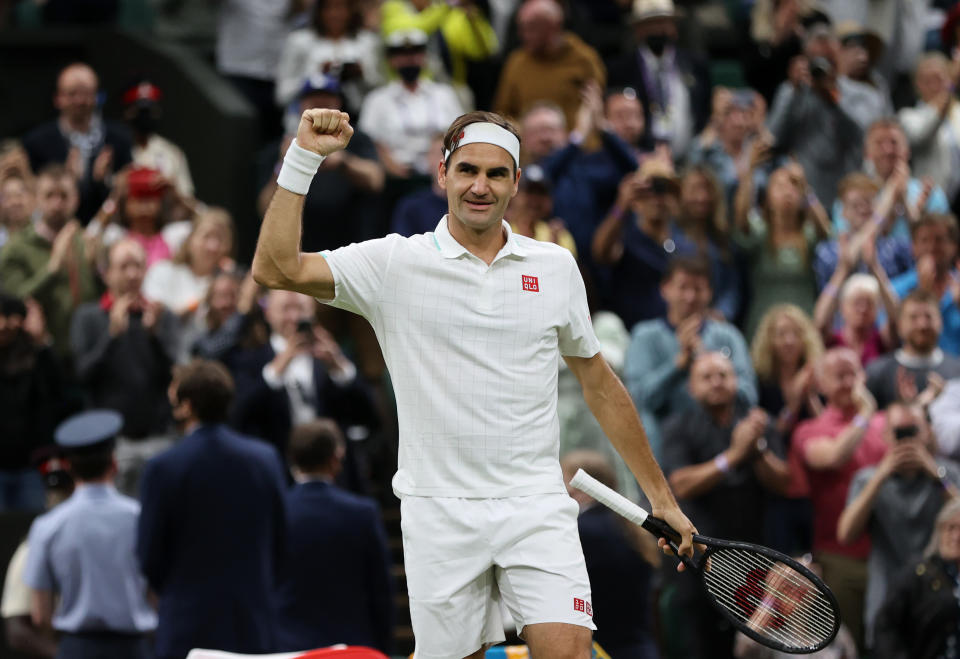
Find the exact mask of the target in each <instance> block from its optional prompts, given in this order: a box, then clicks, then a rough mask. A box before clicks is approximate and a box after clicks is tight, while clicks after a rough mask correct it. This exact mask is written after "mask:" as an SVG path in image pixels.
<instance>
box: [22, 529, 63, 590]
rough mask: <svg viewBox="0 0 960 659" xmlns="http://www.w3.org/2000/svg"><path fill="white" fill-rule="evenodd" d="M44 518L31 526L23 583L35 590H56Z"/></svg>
mask: <svg viewBox="0 0 960 659" xmlns="http://www.w3.org/2000/svg"><path fill="white" fill-rule="evenodd" d="M43 521H44V520H43V518H42V517H41V518H38V519H37V520H36V521H35V522H34V523H33V526H31V527H30V535H29V537H28V539H27V546H28V547H29V549H28V550H27V562H26V565H25V566H24V569H23V583H25V584H26V585H27V586H29V587H30V588H33V589H34V590H51V591H52V590H56V588H55V584H56V580H55V579H54V575H53V570H52V569H51V565H50V556H49V555H48V553H49V552H48V547H47V541H48V540H49V538H48V533H47V532H46V526H45V525H44V524H43Z"/></svg>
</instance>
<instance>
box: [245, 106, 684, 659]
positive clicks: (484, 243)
mask: <svg viewBox="0 0 960 659" xmlns="http://www.w3.org/2000/svg"><path fill="white" fill-rule="evenodd" d="M351 135H353V128H352V127H351V126H350V123H349V117H348V116H347V115H346V114H345V113H342V112H338V111H335V110H327V109H318V110H308V111H306V112H305V113H304V114H303V116H302V118H301V120H300V126H299V130H298V132H297V138H296V140H295V141H294V142H293V144H292V145H291V146H290V149H289V150H288V151H287V153H286V156H285V158H284V162H283V166H282V168H281V170H280V174H279V176H278V179H277V183H278V185H279V188H278V189H277V191H276V193H275V195H274V197H273V200H272V201H271V203H270V207H269V208H268V210H267V213H266V216H265V217H264V220H263V226H262V227H261V231H260V238H259V242H258V244H257V251H256V255H255V256H254V260H253V274H254V277H255V278H256V280H257V281H258V282H260V283H261V284H263V285H265V286H269V287H271V288H283V289H288V290H294V291H299V292H302V293H306V294H307V295H312V296H314V297H316V298H317V299H319V300H320V301H322V302H325V303H327V304H331V305H333V306H336V307H339V308H342V309H347V310H349V311H352V312H355V313H358V314H360V315H362V316H363V317H364V318H366V319H367V320H368V321H370V323H371V325H372V326H373V328H374V330H375V331H376V334H377V338H378V339H379V341H380V345H381V347H382V349H383V354H384V357H385V359H386V362H387V366H388V368H389V370H390V375H391V377H392V379H393V385H394V389H395V391H396V398H397V409H398V416H399V428H400V455H399V468H398V470H397V473H396V475H395V477H394V479H393V489H394V492H395V493H396V494H397V496H398V497H399V498H400V500H401V516H402V530H403V547H404V562H405V566H406V572H407V588H408V591H409V596H410V617H411V620H412V622H413V631H414V635H415V637H416V651H415V654H414V656H415V658H416V659H461V658H462V657H469V658H473V657H481V656H482V655H483V650H484V648H485V646H486V645H487V644H490V643H496V642H499V641H501V640H503V638H504V636H503V626H502V624H501V620H500V608H499V601H500V600H501V599H502V600H503V602H504V603H505V604H506V607H507V609H508V610H509V612H510V614H511V615H512V617H513V618H514V620H515V621H516V623H517V627H518V629H519V630H520V633H521V637H522V638H523V639H524V640H525V641H526V643H527V644H528V646H529V647H530V651H531V655H532V656H533V657H534V659H587V658H588V657H589V656H590V645H591V630H592V629H595V626H594V625H593V622H592V619H591V618H592V608H591V604H590V584H589V582H588V580H587V573H586V568H585V566H584V560H583V553H582V550H581V548H580V539H579V536H578V533H577V512H578V509H577V504H576V502H574V500H573V499H571V498H570V497H569V496H567V494H566V489H565V487H564V483H563V477H562V472H561V469H560V464H559V461H558V451H559V427H558V421H557V364H558V361H559V360H558V357H559V356H561V355H562V356H563V358H564V359H565V360H566V362H567V364H569V366H570V368H571V370H572V371H573V372H574V373H575V374H576V375H577V377H578V378H579V380H580V383H581V385H582V386H583V393H584V396H585V398H586V400H587V403H588V404H589V406H590V409H591V410H592V411H593V413H594V414H595V415H596V417H597V419H598V420H599V421H600V423H601V425H602V426H603V429H604V431H605V432H606V434H607V436H608V437H610V438H611V440H612V442H613V444H614V446H615V447H616V449H617V450H618V451H619V453H620V455H622V456H623V458H624V460H625V461H626V463H627V465H628V466H629V467H630V469H631V470H632V472H633V474H634V475H635V476H636V478H637V481H638V482H639V484H640V486H641V487H642V488H643V490H644V492H645V493H646V494H647V496H648V497H649V499H650V502H651V506H652V508H653V513H654V514H655V515H657V516H659V517H662V518H664V519H665V520H666V521H667V522H668V523H669V524H670V525H671V526H673V528H675V529H677V530H678V531H680V532H681V534H682V536H683V542H682V544H681V545H680V550H681V552H683V553H687V554H692V539H691V534H692V533H694V532H695V529H694V528H693V525H692V524H691V523H690V522H689V521H688V520H687V518H686V517H685V516H684V515H683V513H682V512H681V511H680V508H679V507H678V506H677V503H676V501H675V500H674V498H673V496H672V494H671V492H670V489H669V487H668V486H667V483H666V480H665V479H664V477H663V474H662V472H661V471H660V468H659V466H658V465H657V463H656V461H655V460H654V458H653V455H652V453H651V451H650V447H649V445H648V443H647V439H646V435H645V434H644V431H643V427H642V426H641V424H640V421H639V419H638V417H637V413H636V410H635V409H634V407H633V403H632V402H631V399H630V396H629V394H628V393H627V391H626V389H625V388H624V387H623V385H622V384H621V382H620V380H619V379H618V378H617V376H616V375H615V374H614V373H613V371H612V370H611V369H610V368H609V366H607V363H606V362H605V361H604V359H603V357H602V356H601V355H600V346H599V343H598V341H597V338H596V336H595V335H594V332H593V328H592V325H591V322H590V316H589V312H588V310H587V299H586V293H585V290H584V285H583V280H582V279H581V277H580V273H579V270H578V269H577V265H576V262H575V261H574V259H573V257H572V256H571V255H570V252H568V251H567V250H566V249H563V248H561V247H558V246H556V245H553V244H550V243H543V242H537V241H535V240H531V239H529V238H526V237H523V236H518V235H516V234H514V233H512V232H511V230H510V226H509V224H508V223H507V222H505V221H503V219H502V218H503V213H504V209H505V208H506V207H507V204H508V202H509V201H510V199H511V198H512V197H513V196H514V195H515V194H517V184H518V181H519V179H520V167H519V155H520V140H519V137H518V135H517V133H516V131H515V130H514V129H513V128H512V127H511V126H510V125H509V124H508V123H507V122H506V121H504V120H503V119H502V118H501V117H499V116H498V115H495V114H492V113H487V112H471V113H469V114H466V115H463V116H461V117H459V118H458V119H457V120H456V121H454V122H453V124H452V125H451V126H450V129H449V130H448V131H447V134H446V136H445V138H444V142H443V144H444V149H445V153H444V161H443V162H442V163H441V164H440V165H439V168H438V171H437V178H438V181H439V184H440V187H441V188H443V189H445V190H446V192H447V201H448V204H449V213H448V214H447V215H446V216H444V217H442V218H439V223H438V224H437V228H436V229H435V230H434V231H433V232H431V233H425V234H421V235H417V236H412V237H410V238H403V237H401V236H398V235H395V234H394V235H390V236H387V237H385V238H378V239H376V240H369V241H366V242H363V243H360V244H353V245H349V246H347V247H343V248H340V249H337V250H333V251H328V252H323V253H321V254H310V253H302V252H301V251H300V232H301V215H302V213H303V200H304V195H305V194H306V192H307V189H308V188H309V186H310V181H311V180H312V178H313V175H314V173H315V172H316V171H317V168H318V167H319V165H320V163H321V161H322V160H323V159H324V157H326V156H329V155H330V154H332V153H334V152H336V151H340V150H341V149H343V148H344V147H345V146H346V145H347V143H348V142H349V141H350V137H351ZM323 221H335V222H349V221H351V219H350V218H323Z"/></svg>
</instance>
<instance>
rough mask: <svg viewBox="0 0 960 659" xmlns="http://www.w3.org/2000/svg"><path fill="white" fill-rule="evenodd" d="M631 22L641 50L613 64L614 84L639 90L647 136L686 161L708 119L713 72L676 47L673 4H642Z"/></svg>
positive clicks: (636, 7) (640, 0) (641, 0)
mask: <svg viewBox="0 0 960 659" xmlns="http://www.w3.org/2000/svg"><path fill="white" fill-rule="evenodd" d="M631 19H632V22H633V30H634V36H635V37H636V41H637V47H636V48H634V49H632V50H630V52H628V53H626V54H624V55H623V57H621V58H620V59H618V60H616V61H613V62H611V63H610V84H611V85H616V86H619V87H632V88H633V89H634V90H635V91H636V93H637V98H638V99H639V100H640V102H641V103H642V104H643V113H644V125H645V126H646V129H647V132H648V133H649V134H650V135H651V136H652V137H653V139H654V141H656V142H666V143H668V144H669V145H670V148H671V149H672V151H673V155H674V157H675V158H678V159H680V158H683V156H684V155H685V154H686V153H687V149H688V148H689V147H690V143H691V142H692V140H693V137H694V135H696V134H697V133H699V132H700V131H701V130H703V129H704V127H706V125H707V120H708V119H709V117H710V90H711V83H710V73H709V70H708V69H707V66H706V63H705V62H704V61H703V60H702V59H700V58H698V57H696V56H695V55H694V54H693V53H691V52H690V51H688V50H686V49H684V48H681V47H679V46H678V45H677V40H678V33H677V25H676V20H677V14H676V11H675V10H674V8H673V2H672V0H668V1H662V0H661V1H648V0H638V1H637V2H635V3H634V8H633V14H632V15H631Z"/></svg>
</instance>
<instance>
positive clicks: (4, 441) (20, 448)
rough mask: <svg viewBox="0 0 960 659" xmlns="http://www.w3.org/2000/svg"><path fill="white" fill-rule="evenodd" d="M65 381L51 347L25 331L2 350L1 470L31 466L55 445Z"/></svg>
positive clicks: (0, 361)
mask: <svg viewBox="0 0 960 659" xmlns="http://www.w3.org/2000/svg"><path fill="white" fill-rule="evenodd" d="M63 407H64V405H63V382H62V374H61V372H60V368H59V366H58V365H57V360H56V357H55V356H54V354H53V351H52V350H51V349H50V348H45V347H44V348H39V347H37V346H35V345H34V344H33V341H32V340H31V339H30V337H29V336H27V334H26V333H25V332H21V333H20V334H19V335H18V336H17V337H16V338H15V339H14V340H13V342H12V343H11V344H10V345H9V346H7V347H5V348H0V470H18V469H25V468H27V467H28V466H30V455H31V453H33V451H34V450H36V449H37V448H40V447H41V446H44V445H46V444H50V443H52V442H53V429H54V427H55V426H56V425H57V423H58V422H59V421H60V420H61V419H62V418H63V416H64V412H65V410H64V409H63Z"/></svg>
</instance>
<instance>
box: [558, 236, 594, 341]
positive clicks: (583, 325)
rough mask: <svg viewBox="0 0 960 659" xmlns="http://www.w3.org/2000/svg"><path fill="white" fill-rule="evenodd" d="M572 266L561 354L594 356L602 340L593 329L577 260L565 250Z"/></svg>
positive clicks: (562, 328)
mask: <svg viewBox="0 0 960 659" xmlns="http://www.w3.org/2000/svg"><path fill="white" fill-rule="evenodd" d="M564 254H565V255H566V257H567V261H568V263H569V267H570V289H569V295H568V296H567V300H568V302H567V314H566V316H567V317H566V319H565V320H566V322H564V324H563V325H561V326H560V354H561V355H563V356H565V357H593V356H594V355H596V354H597V353H598V352H600V341H599V340H598V339H597V335H596V333H595V332H594V331H593V321H592V320H591V319H590V309H589V308H588V306H587V289H586V287H585V286H584V285H583V277H581V276H580V270H579V269H578V268H577V262H576V261H574V260H573V257H572V256H571V255H570V253H569V252H566V251H564Z"/></svg>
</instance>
